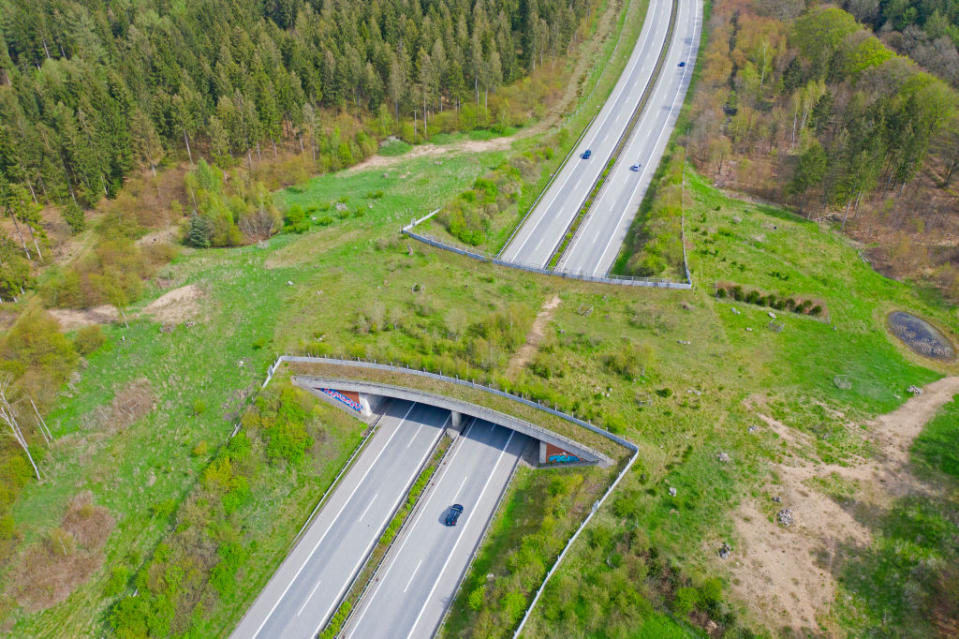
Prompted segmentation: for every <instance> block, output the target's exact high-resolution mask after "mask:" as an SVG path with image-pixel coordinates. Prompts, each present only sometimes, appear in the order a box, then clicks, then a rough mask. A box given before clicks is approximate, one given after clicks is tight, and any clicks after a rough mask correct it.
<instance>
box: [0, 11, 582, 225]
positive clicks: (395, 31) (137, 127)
mask: <svg viewBox="0 0 959 639" xmlns="http://www.w3.org/2000/svg"><path fill="white" fill-rule="evenodd" d="M589 6H590V0H520V1H515V0H453V1H448V2H438V1H435V0H413V1H412V2H410V1H406V0H376V1H372V2H351V1H349V0H266V1H262V0H238V1H233V0H204V1H203V2H185V3H184V2H173V1H171V0H138V1H136V2H127V1H120V0H99V1H93V0H86V1H82V0H39V1H35V0H0V186H2V188H3V189H4V191H5V192H6V191H7V190H8V189H9V185H11V184H14V185H20V186H22V187H23V188H24V189H26V190H27V191H29V193H30V197H31V199H32V200H33V201H34V202H55V203H60V204H67V203H69V204H71V205H76V206H89V205H91V204H92V203H94V202H96V201H97V200H98V199H99V198H100V197H101V196H103V195H107V196H110V195H113V194H115V193H116V192H117V190H118V189H119V187H120V185H121V183H122V181H123V178H124V177H125V176H126V175H128V174H129V173H130V172H131V171H132V170H134V169H135V168H137V167H140V168H143V169H151V170H155V169H156V166H157V164H158V163H159V162H160V161H161V160H162V159H163V157H164V155H165V154H166V153H168V152H169V151H170V150H172V149H183V150H184V151H186V154H187V155H188V156H190V159H191V161H192V159H193V155H194V151H195V150H196V149H195V147H196V144H197V141H198V140H199V141H200V142H202V143H203V144H204V145H207V146H208V148H210V149H211V151H212V152H213V153H214V154H220V155H222V154H226V153H232V154H249V155H250V156H252V154H259V153H261V152H262V150H261V146H262V145H263V144H264V143H265V144H267V145H269V144H270V143H272V145H273V146H274V151H275V145H276V143H277V142H279V141H281V140H283V139H288V140H289V139H296V140H299V142H300V144H301V145H302V144H304V143H308V144H309V143H312V140H313V136H314V135H315V133H316V131H317V129H318V128H320V127H322V125H323V123H322V122H321V121H320V119H321V113H322V112H323V110H324V109H353V110H357V111H360V112H368V113H373V114H382V113H384V112H385V114H388V115H391V116H392V119H393V121H394V123H395V122H396V121H398V120H399V119H400V118H408V117H413V118H415V120H414V121H418V125H419V126H424V125H425V126H428V124H429V120H430V118H432V117H433V116H434V115H435V114H436V113H437V112H439V111H442V110H444V109H450V108H453V109H455V108H459V107H460V106H461V105H462V104H463V103H464V102H473V103H474V104H485V101H486V100H487V98H488V92H489V90H490V89H494V88H496V87H497V86H499V85H500V84H502V83H508V82H511V81H513V80H516V79H517V78H519V77H521V76H523V75H524V74H526V73H527V72H528V71H530V70H533V69H535V68H536V66H537V65H538V64H542V63H543V62H544V60H545V59H547V58H548V57H551V56H554V55H556V54H558V53H562V52H564V51H565V50H566V48H567V46H568V45H569V44H570V42H571V40H572V38H573V37H574V33H575V30H576V27H577V25H578V23H579V20H580V19H581V18H582V17H583V16H584V15H585V13H586V11H587V8H588V7H589Z"/></svg>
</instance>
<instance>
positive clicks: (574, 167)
mask: <svg viewBox="0 0 959 639" xmlns="http://www.w3.org/2000/svg"><path fill="white" fill-rule="evenodd" d="M684 1H690V0H684ZM671 10H672V0H650V2H649V8H648V9H647V13H646V20H645V23H644V24H643V30H642V32H641V33H640V36H639V39H638V40H637V41H636V46H635V47H633V52H632V54H631V55H630V58H629V61H628V62H627V63H626V68H625V69H623V73H622V75H621V76H620V77H619V80H618V81H617V82H616V86H615V87H614V88H613V92H612V93H611V94H610V96H609V99H608V100H607V101H606V103H605V104H604V105H603V107H602V109H601V110H600V112H599V115H598V116H597V117H596V119H595V120H593V123H592V124H591V125H590V127H589V129H588V130H587V132H586V135H584V136H583V139H582V140H580V143H579V146H578V147H577V148H575V149H574V150H573V153H574V155H573V156H572V157H570V159H569V161H567V162H566V164H565V166H563V169H562V170H561V171H560V173H559V175H557V176H556V179H554V180H553V182H552V184H551V185H550V187H549V189H548V190H547V191H546V193H544V194H543V197H542V198H541V199H540V201H539V203H537V205H536V208H534V209H533V211H532V212H531V213H530V214H529V216H528V217H527V218H526V221H525V222H524V223H523V226H522V227H521V228H520V229H519V230H518V231H517V232H516V235H515V236H514V237H513V239H512V241H510V243H509V244H508V245H507V246H506V247H505V248H504V249H503V252H502V253H501V255H500V259H503V260H506V261H509V262H513V263H516V264H522V265H524V266H533V267H537V268H543V267H545V266H546V265H547V264H548V263H549V260H550V257H551V256H552V254H553V252H554V251H555V250H556V249H557V248H558V247H559V245H560V242H561V241H562V240H563V236H564V235H565V234H566V231H567V229H569V226H570V224H572V222H573V220H574V219H575V217H576V214H577V213H578V212H579V210H580V208H581V207H582V205H583V203H584V202H585V201H586V197H587V196H588V195H589V191H590V190H591V189H592V187H593V184H595V183H596V180H597V178H599V175H600V173H601V172H602V171H603V168H604V167H605V166H606V163H607V162H608V161H609V158H610V157H611V156H612V153H613V150H614V149H615V147H616V144H617V142H618V141H619V139H620V137H622V135H623V132H624V131H625V130H626V127H627V126H628V124H629V121H630V119H631V117H632V115H633V112H634V111H635V110H636V107H637V105H638V104H639V101H640V98H641V97H642V95H643V92H644V91H645V90H646V85H647V84H648V83H649V82H650V79H651V78H652V74H653V69H654V68H655V66H656V60H657V59H658V58H659V55H660V52H661V51H662V48H663V46H664V43H665V40H666V30H667V28H668V26H669V16H670V12H671ZM586 149H589V150H590V151H591V152H592V156H591V157H590V158H589V159H588V160H582V159H580V155H581V154H582V153H583V151H585V150H586Z"/></svg>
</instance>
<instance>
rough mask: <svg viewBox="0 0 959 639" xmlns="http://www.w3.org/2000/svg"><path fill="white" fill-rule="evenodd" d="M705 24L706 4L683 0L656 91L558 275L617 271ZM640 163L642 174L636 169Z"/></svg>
mask: <svg viewBox="0 0 959 639" xmlns="http://www.w3.org/2000/svg"><path fill="white" fill-rule="evenodd" d="M702 19H703V16H702V5H701V2H700V0H679V14H678V15H677V20H676V28H675V31H674V36H673V41H672V44H671V45H670V48H669V51H668V53H667V54H666V60H665V63H664V65H663V69H662V72H661V73H660V76H659V79H658V80H657V82H656V87H655V89H654V90H653V93H652V95H651V96H650V98H649V102H648V103H647V105H646V108H645V109H643V113H642V115H641V116H640V118H639V121H638V122H637V123H636V126H635V127H634V129H633V132H632V133H631V134H630V137H629V139H628V141H627V142H626V144H625V145H624V147H623V150H622V152H621V154H620V156H619V159H618V160H617V161H616V163H615V164H614V165H613V168H612V170H611V171H610V173H609V175H608V176H607V178H606V181H605V183H604V184H603V187H602V188H601V189H600V191H599V193H598V194H597V196H596V198H595V199H594V200H593V203H592V206H591V207H590V209H589V212H588V213H587V216H586V218H585V219H584V220H583V221H582V223H581V224H580V226H579V229H578V230H577V232H576V235H575V237H574V238H573V240H572V241H571V242H570V244H569V247H568V248H567V250H566V252H565V253H564V254H563V257H562V258H561V259H560V261H559V263H558V264H557V267H556V268H557V270H560V271H565V272H568V273H575V274H577V275H587V276H592V277H604V276H606V274H607V273H609V270H610V269H611V268H612V266H613V263H614V262H615V261H616V257H617V255H618V254H619V247H620V246H622V244H623V241H624V240H625V239H626V233H627V232H628V231H629V225H630V223H631V222H632V219H633V217H634V216H635V215H636V212H637V211H638V210H639V205H640V204H641V203H642V201H643V197H644V196H645V194H646V189H647V188H648V187H649V183H650V181H651V180H652V178H653V174H654V173H655V172H656V167H657V166H659V161H660V159H661V158H662V156H663V153H664V152H665V150H666V144H667V143H668V142H669V135H670V132H671V131H672V130H673V127H674V126H675V125H676V119H677V118H678V117H679V112H680V110H681V109H682V106H683V101H684V100H685V97H686V90H687V89H688V88H689V82H690V79H691V78H692V72H693V65H694V64H695V61H696V53H697V50H698V48H699V37H700V31H701V29H702ZM681 62H683V63H685V66H682V67H680V66H679V64H680V63H681ZM637 163H638V164H639V165H640V169H639V171H637V172H634V171H632V170H630V166H632V165H634V164H637Z"/></svg>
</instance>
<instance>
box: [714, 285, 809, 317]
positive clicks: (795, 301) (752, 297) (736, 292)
mask: <svg viewBox="0 0 959 639" xmlns="http://www.w3.org/2000/svg"><path fill="white" fill-rule="evenodd" d="M716 297H718V298H720V299H724V298H729V299H733V300H736V301H737V302H745V303H746V304H755V305H757V306H766V307H769V308H774V309H776V310H777V311H789V312H790V313H799V314H800V315H812V316H813V317H820V316H822V315H825V314H826V309H825V306H824V302H819V301H813V300H810V299H804V298H797V297H786V296H783V295H776V294H775V293H763V292H762V291H758V290H756V289H749V290H746V289H744V288H743V287H742V286H740V285H739V284H729V283H725V282H719V283H717V284H716Z"/></svg>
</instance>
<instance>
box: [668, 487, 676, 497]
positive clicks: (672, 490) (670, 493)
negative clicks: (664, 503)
mask: <svg viewBox="0 0 959 639" xmlns="http://www.w3.org/2000/svg"><path fill="white" fill-rule="evenodd" d="M669 496H670V497H675V496H676V489H675V488H673V487H672V486H670V487H669Z"/></svg>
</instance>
